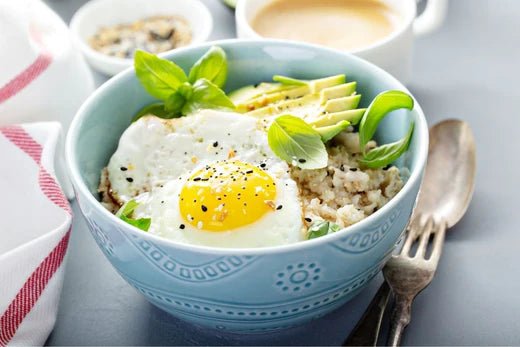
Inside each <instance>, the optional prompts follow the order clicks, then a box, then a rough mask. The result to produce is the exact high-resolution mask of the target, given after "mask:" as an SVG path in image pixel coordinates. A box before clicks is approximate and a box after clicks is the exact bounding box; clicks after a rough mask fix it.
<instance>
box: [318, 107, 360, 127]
mask: <svg viewBox="0 0 520 347" xmlns="http://www.w3.org/2000/svg"><path fill="white" fill-rule="evenodd" d="M365 111H366V108H359V109H355V110H348V111H341V112H333V113H327V114H325V115H323V116H319V117H318V118H317V119H315V120H313V121H311V122H309V125H312V126H314V127H325V126H330V125H335V124H337V123H338V122H341V121H343V120H346V121H348V122H350V124H352V125H356V124H358V123H359V121H360V120H361V118H362V117H363V115H364V114H365Z"/></svg>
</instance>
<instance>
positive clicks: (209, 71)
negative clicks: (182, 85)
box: [189, 46, 228, 88]
mask: <svg viewBox="0 0 520 347" xmlns="http://www.w3.org/2000/svg"><path fill="white" fill-rule="evenodd" d="M227 71H228V67H227V59H226V52H224V50H223V49H222V48H220V47H216V46H213V47H211V48H210V50H209V51H207V52H206V54H204V55H203V56H202V57H201V58H200V59H199V60H198V61H197V62H196V63H195V64H194V65H193V66H192V68H191V70H190V75H189V81H190V83H192V84H193V83H195V82H196V81H197V80H198V79H201V78H205V79H207V80H208V81H210V82H212V83H214V84H215V85H216V86H217V87H219V88H222V87H224V85H225V84H226V79H227Z"/></svg>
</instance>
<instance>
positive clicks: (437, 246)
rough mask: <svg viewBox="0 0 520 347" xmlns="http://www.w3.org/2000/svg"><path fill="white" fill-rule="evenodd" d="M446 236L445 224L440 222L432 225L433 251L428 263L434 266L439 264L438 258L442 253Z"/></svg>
mask: <svg viewBox="0 0 520 347" xmlns="http://www.w3.org/2000/svg"><path fill="white" fill-rule="evenodd" d="M445 234H446V222H444V221H441V222H440V223H439V222H435V223H434V235H435V236H434V238H433V249H432V255H431V256H430V259H429V261H431V262H433V263H435V265H436V264H437V263H438V262H439V258H440V257H441V253H442V246H443V244H444V236H445Z"/></svg>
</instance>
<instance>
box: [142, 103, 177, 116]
mask: <svg viewBox="0 0 520 347" xmlns="http://www.w3.org/2000/svg"><path fill="white" fill-rule="evenodd" d="M148 114H153V115H154V116H157V117H159V118H165V119H168V118H175V114H174V113H171V112H168V111H167V110H166V108H165V106H164V102H156V103H153V104H150V105H148V106H145V107H144V108H142V109H141V111H139V112H138V113H137V114H136V115H135V116H134V120H135V119H139V118H141V117H142V116H146V115H148Z"/></svg>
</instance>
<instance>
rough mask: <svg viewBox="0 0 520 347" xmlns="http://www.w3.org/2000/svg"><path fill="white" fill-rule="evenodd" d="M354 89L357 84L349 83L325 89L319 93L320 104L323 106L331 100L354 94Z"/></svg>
mask: <svg viewBox="0 0 520 347" xmlns="http://www.w3.org/2000/svg"><path fill="white" fill-rule="evenodd" d="M356 87H357V82H350V83H343V84H339V85H337V86H333V87H328V88H325V89H323V90H322V91H321V92H320V102H321V104H322V105H323V104H325V103H326V102H327V101H329V100H331V99H336V98H341V97H344V96H350V95H352V94H354V93H355V92H356Z"/></svg>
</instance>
